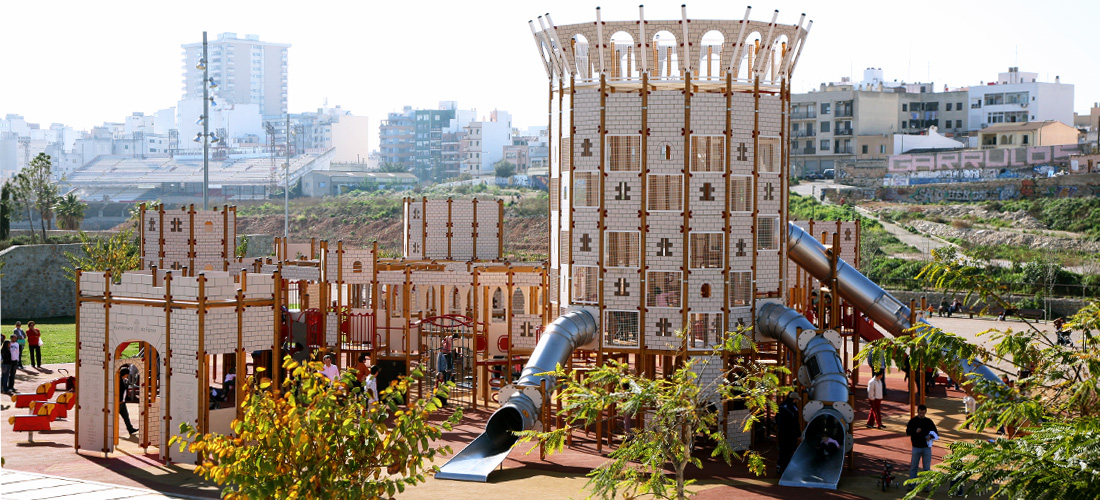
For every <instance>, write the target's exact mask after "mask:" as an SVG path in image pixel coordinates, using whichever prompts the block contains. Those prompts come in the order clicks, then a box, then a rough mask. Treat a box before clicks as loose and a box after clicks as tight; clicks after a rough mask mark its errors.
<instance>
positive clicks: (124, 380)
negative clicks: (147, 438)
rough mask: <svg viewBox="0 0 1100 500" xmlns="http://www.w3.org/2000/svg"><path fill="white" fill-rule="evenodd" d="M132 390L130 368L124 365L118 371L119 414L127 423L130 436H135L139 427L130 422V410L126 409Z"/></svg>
mask: <svg viewBox="0 0 1100 500" xmlns="http://www.w3.org/2000/svg"><path fill="white" fill-rule="evenodd" d="M128 392H130V368H128V367H125V366H123V367H122V369H120V370H119V371H118V415H119V416H120V417H122V422H123V423H125V424H126V432H129V433H130V437H134V434H137V431H138V430H137V428H136V427H134V424H131V423H130V411H129V410H127V409H126V394H127V393H128Z"/></svg>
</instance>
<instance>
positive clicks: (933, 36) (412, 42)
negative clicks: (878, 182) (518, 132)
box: [0, 0, 1100, 149]
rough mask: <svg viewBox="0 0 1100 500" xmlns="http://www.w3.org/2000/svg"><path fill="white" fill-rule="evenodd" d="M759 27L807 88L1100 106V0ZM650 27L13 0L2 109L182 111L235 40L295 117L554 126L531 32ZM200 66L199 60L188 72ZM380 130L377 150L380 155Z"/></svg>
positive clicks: (758, 13) (432, 7)
mask: <svg viewBox="0 0 1100 500" xmlns="http://www.w3.org/2000/svg"><path fill="white" fill-rule="evenodd" d="M751 5H752V6H753V9H752V14H751V16H750V17H751V18H752V19H753V20H758V21H769V20H770V19H771V16H772V12H773V11H774V10H776V9H778V10H779V18H778V22H779V23H783V24H797V22H798V19H799V15H800V14H801V13H806V15H807V19H812V20H813V21H814V25H813V29H812V30H811V32H810V35H809V38H808V39H807V42H806V46H805V48H804V50H803V53H802V56H801V58H800V60H799V63H798V66H797V67H796V68H795V71H794V77H793V81H792V90H793V91H795V92H804V91H808V90H810V89H813V88H816V87H817V86H818V85H819V84H820V83H822V82H830V81H839V80H840V79H841V77H846V76H850V77H852V79H853V81H857V82H858V81H859V80H860V79H861V78H862V74H863V70H864V69H865V68H868V67H875V68H882V70H883V72H884V77H885V79H886V80H888V81H891V80H894V79H897V80H905V81H921V82H929V81H931V82H934V83H935V84H936V88H937V89H939V90H942V88H943V86H944V85H947V86H949V87H952V88H956V87H963V86H968V85H977V84H979V83H981V82H987V81H990V80H994V79H996V77H997V73H999V72H1003V71H1006V70H1007V68H1008V67H1009V66H1018V67H1019V68H1020V70H1021V71H1026V72H1035V73H1038V74H1039V79H1040V81H1054V78H1055V76H1060V77H1061V81H1062V82H1064V83H1070V84H1073V85H1074V86H1075V101H1074V109H1075V111H1077V112H1079V113H1087V110H1088V108H1089V107H1090V106H1091V105H1092V103H1094V102H1097V101H1100V85H1098V82H1100V64H1097V53H1098V51H1100V37H1097V36H1096V35H1095V26H1096V20H1097V19H1100V2H1095V1H1087V2H1086V1H1080V2H1069V1H1060V0H1048V1H1044V2H1035V1H1012V0H1009V1H981V2H978V1H968V0H962V1H958V0H956V1H938V0H929V1H924V2H883V1H881V0H880V1H874V2H841V1H837V2H821V1H775V0H772V1H769V2H761V1H752V2H751ZM597 6H600V7H601V8H602V14H603V19H604V20H605V21H612V20H614V21H618V20H636V19H637V18H638V2H637V1H636V0H635V1H621V0H620V1H609V0H602V1H600V0H598V1H596V2H586V1H572V0H558V1H552V2H528V1H496V0H487V1H475V2H470V1H465V2H463V1H455V0H450V1H436V0H405V1H401V0H397V1H391V0H385V1H383V0H368V1H361V2H349V1H346V0H345V1H329V0H313V1H309V2H303V1H293V2H290V1H283V0H271V1H266V2H256V1H237V0H222V1H219V2H208V1H205V0H191V1H188V2H171V3H168V2H157V1H154V2H150V1H148V0H144V1H112V0H104V1H101V2H87V1H79V2H78V1H71V0H53V1H49V2H43V1H32V0H3V6H2V8H0V12H2V15H0V47H2V48H0V68H3V69H2V70H0V115H5V114H8V113H14V114H19V115H22V116H23V117H24V118H25V119H26V120H27V121H28V122H31V123H38V124H41V125H42V126H43V127H48V126H49V124H51V123H64V124H66V125H69V126H72V127H74V128H76V129H88V128H90V127H92V126H94V125H99V124H102V123H103V122H119V121H121V120H122V119H123V118H124V117H125V116H128V115H130V114H131V113H133V112H144V113H146V114H151V113H153V112H155V111H157V110H160V109H165V108H169V107H172V106H175V104H176V101H178V100H179V99H180V97H181V95H182V92H183V91H182V87H183V83H182V73H183V64H184V62H183V60H182V48H181V45H182V44H185V43H195V42H200V41H201V40H202V32H203V31H204V30H205V31H207V32H209V37H210V39H215V38H216V37H217V35H218V34H219V33H222V32H234V33H237V34H238V35H239V36H241V37H243V36H244V35H245V34H256V35H259V37H260V39H261V40H263V41H271V42H280V43H289V44H291V48H290V50H289V56H288V60H289V76H288V100H289V108H290V112H292V113H300V112H306V111H315V110H316V109H317V108H319V107H321V106H323V105H324V104H325V103H326V102H327V103H328V105H329V106H336V105H340V106H341V107H342V108H343V109H345V110H349V111H351V112H352V113H354V114H356V115H366V116H368V117H369V118H370V119H371V121H372V123H373V125H372V126H373V127H374V129H375V130H376V129H377V123H378V121H379V120H381V119H384V118H385V115H386V113H389V112H392V111H399V110H400V109H401V108H402V107H403V106H405V105H410V106H413V107H416V108H435V107H437V105H438V103H439V101H457V102H458V106H459V108H460V109H476V110H477V112H478V116H479V117H487V116H488V114H489V113H490V112H491V111H492V110H493V109H501V110H506V111H509V112H510V113H511V114H512V117H513V121H512V123H513V126H516V127H527V126H533V125H542V124H544V123H545V121H546V89H547V77H546V72H545V70H544V69H543V67H542V62H541V60H540V58H539V55H538V51H537V49H536V46H535V43H534V41H533V38H532V36H531V30H530V28H529V27H528V21H529V20H533V19H534V20H536V25H537V16H539V15H542V14H545V13H547V12H549V13H550V15H551V16H552V18H553V20H554V23H555V24H557V25H565V24H573V23H582V22H592V21H595V17H596V11H595V8H596V7H597ZM745 6H746V4H744V3H741V4H739V3H732V2H729V1H689V2H688V3H687V13H688V17H689V18H691V19H716V18H717V19H741V18H742V17H743V16H744V11H745ZM645 14H646V18H647V19H679V18H680V16H681V13H680V2H654V3H651V4H648V5H646V7H645ZM189 64H193V62H190V63H189ZM376 141H377V136H376V135H375V136H373V137H371V148H372V149H376V148H377V142H376Z"/></svg>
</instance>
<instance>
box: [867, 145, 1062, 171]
mask: <svg viewBox="0 0 1100 500" xmlns="http://www.w3.org/2000/svg"><path fill="white" fill-rule="evenodd" d="M1080 151H1081V149H1080V146H1078V145H1077V144H1062V145H1057V146H1035V147H1030V148H1013V149H986V150H981V151H945V152H942V153H920V154H906V155H894V156H891V157H890V159H889V160H888V161H887V165H886V171H887V172H889V173H897V174H907V173H913V172H934V171H940V170H966V169H1001V168H1020V167H1033V166H1036V165H1046V164H1050V163H1063V162H1064V163H1068V162H1069V157H1070V155H1075V154H1078V153H1080Z"/></svg>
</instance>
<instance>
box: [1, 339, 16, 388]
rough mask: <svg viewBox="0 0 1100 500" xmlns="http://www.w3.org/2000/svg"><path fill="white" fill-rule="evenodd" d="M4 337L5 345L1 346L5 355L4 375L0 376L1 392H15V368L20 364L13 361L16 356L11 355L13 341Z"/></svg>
mask: <svg viewBox="0 0 1100 500" xmlns="http://www.w3.org/2000/svg"><path fill="white" fill-rule="evenodd" d="M0 338H3V339H4V345H3V347H0V355H2V356H3V365H0V366H3V370H4V371H3V377H2V378H0V392H3V393H4V394H14V393H15V370H16V367H17V366H18V365H19V363H18V362H17V361H13V360H14V359H15V358H13V357H12V355H11V345H12V344H11V341H9V340H8V339H7V338H4V337H0Z"/></svg>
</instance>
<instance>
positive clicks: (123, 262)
mask: <svg viewBox="0 0 1100 500" xmlns="http://www.w3.org/2000/svg"><path fill="white" fill-rule="evenodd" d="M80 242H81V244H83V245H84V248H83V252H81V253H73V252H65V258H66V259H68V260H69V264H71V265H72V267H71V268H69V267H66V268H65V273H66V274H67V275H68V278H69V279H71V280H74V281H75V280H76V270H77V269H80V270H82V271H85V272H87V271H111V276H112V277H113V278H114V279H115V280H118V279H120V278H121V276H122V273H123V272H124V271H129V270H132V269H137V268H138V267H139V266H140V265H141V253H140V252H139V249H138V241H137V238H135V237H134V231H133V230H132V229H127V230H125V231H119V232H117V233H115V234H114V235H112V236H111V237H110V238H102V237H95V236H89V235H88V233H85V232H84V231H81V232H80Z"/></svg>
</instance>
